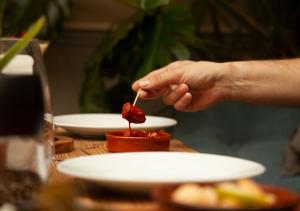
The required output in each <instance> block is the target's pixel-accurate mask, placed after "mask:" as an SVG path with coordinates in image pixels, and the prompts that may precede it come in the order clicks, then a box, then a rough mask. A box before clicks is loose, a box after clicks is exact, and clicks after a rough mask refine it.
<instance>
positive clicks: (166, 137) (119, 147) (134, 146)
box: [105, 131, 171, 152]
mask: <svg viewBox="0 0 300 211" xmlns="http://www.w3.org/2000/svg"><path fill="white" fill-rule="evenodd" d="M156 133H157V134H158V135H157V136H154V137H132V136H124V131H114V132H107V133H106V134H105V135H106V139H107V148H108V151H110V152H141V151H168V150H169V146H170V139H171V135H170V134H169V133H167V132H165V131H157V132H156Z"/></svg>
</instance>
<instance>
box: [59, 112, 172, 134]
mask: <svg viewBox="0 0 300 211" xmlns="http://www.w3.org/2000/svg"><path fill="white" fill-rule="evenodd" d="M54 124H55V125H56V126H59V127H62V128H64V129H66V130H68V131H69V132H71V133H73V134H75V135H79V136H87V137H94V136H99V135H103V134H104V133H106V132H109V131H114V130H123V129H127V128H128V122H127V121H126V120H125V119H123V118H122V116H121V114H69V115H61V116H55V117H54ZM176 124H177V121H176V120H175V119H171V118H165V117H158V116H146V122H145V123H143V124H132V128H139V129H163V128H167V127H171V126H174V125H176Z"/></svg>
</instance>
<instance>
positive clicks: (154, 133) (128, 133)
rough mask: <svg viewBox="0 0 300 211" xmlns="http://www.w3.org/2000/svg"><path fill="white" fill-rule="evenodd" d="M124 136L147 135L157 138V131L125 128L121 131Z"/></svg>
mask: <svg viewBox="0 0 300 211" xmlns="http://www.w3.org/2000/svg"><path fill="white" fill-rule="evenodd" d="M123 136H124V137H149V138H157V137H159V136H160V135H159V133H158V132H157V131H152V130H151V131H147V130H125V131H124V133H123Z"/></svg>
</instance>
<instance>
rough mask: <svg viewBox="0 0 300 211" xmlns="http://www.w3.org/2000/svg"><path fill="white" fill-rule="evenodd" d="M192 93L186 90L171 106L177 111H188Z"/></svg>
mask: <svg viewBox="0 0 300 211" xmlns="http://www.w3.org/2000/svg"><path fill="white" fill-rule="evenodd" d="M192 98H193V97H192V94H191V93H190V92H186V93H185V94H184V95H183V96H182V97H181V98H180V99H179V100H178V101H177V102H176V103H175V104H174V105H173V106H174V108H175V109H176V110H177V111H190V110H189V109H188V108H189V107H191V106H190V104H191V102H192Z"/></svg>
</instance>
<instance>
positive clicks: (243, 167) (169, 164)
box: [57, 152, 265, 191]
mask: <svg viewBox="0 0 300 211" xmlns="http://www.w3.org/2000/svg"><path fill="white" fill-rule="evenodd" d="M57 169H58V170H59V171H60V172H62V173H64V174H67V175H71V176H74V177H77V178H81V179H86V180H91V181H95V182H98V183H100V184H102V185H104V186H106V187H110V188H115V189H119V190H127V191H128V190H129V191H130V190H134V191H144V190H147V189H149V188H150V187H152V186H154V185H160V184H173V183H182V182H219V181H226V180H234V179H240V178H249V177H253V176H257V175H259V174H262V173H263V172H264V171H265V168H264V166H263V165H261V164H259V163H256V162H253V161H249V160H244V159H239V158H233V157H228V156H221V155H214V154H204V153H185V152H134V153H116V154H105V155H93V156H83V157H77V158H72V159H69V160H65V161H62V162H60V163H59V164H58V166H57Z"/></svg>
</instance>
